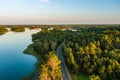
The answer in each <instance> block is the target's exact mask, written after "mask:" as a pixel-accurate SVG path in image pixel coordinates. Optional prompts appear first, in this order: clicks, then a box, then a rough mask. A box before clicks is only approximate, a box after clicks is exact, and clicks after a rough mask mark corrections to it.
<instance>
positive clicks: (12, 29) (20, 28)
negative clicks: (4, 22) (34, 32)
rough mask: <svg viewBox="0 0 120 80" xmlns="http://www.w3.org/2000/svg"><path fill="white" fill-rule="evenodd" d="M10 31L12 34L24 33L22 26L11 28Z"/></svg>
mask: <svg viewBox="0 0 120 80" xmlns="http://www.w3.org/2000/svg"><path fill="white" fill-rule="evenodd" d="M10 30H11V31H14V32H24V31H25V27H23V26H12V27H11V29H10Z"/></svg>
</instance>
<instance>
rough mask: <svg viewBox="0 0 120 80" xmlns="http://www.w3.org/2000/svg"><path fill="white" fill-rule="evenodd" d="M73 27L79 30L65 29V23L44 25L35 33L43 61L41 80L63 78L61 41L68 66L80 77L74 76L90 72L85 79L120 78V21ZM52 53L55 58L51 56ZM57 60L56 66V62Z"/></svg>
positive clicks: (40, 73)
mask: <svg viewBox="0 0 120 80" xmlns="http://www.w3.org/2000/svg"><path fill="white" fill-rule="evenodd" d="M70 28H72V29H77V31H71V30H65V31H62V30H61V29H63V28H62V27H60V28H59V27H58V28H57V27H56V28H55V29H53V30H47V29H46V28H43V29H42V31H41V32H39V33H37V34H33V35H32V41H33V44H32V48H33V50H34V51H35V52H36V53H37V54H38V55H39V56H42V61H43V62H42V63H41V65H42V66H40V65H39V67H40V70H39V77H38V80H50V79H52V80H58V79H61V77H62V73H61V70H60V61H59V60H58V58H57V56H56V49H57V47H58V45H61V44H62V46H63V56H64V59H65V63H66V65H67V68H68V69H69V72H70V73H71V74H74V76H73V75H71V76H72V77H76V78H72V79H73V80H80V76H76V75H83V76H84V77H87V76H89V78H83V80H86V79H88V80H119V79H120V76H119V75H120V27H119V25H100V26H99V25H93V26H92V25H87V26H86V25H82V26H80V25H79V26H77V25H75V26H71V27H70ZM66 29H68V28H66ZM51 55H52V56H53V57H55V58H54V59H51V57H50V56H51ZM49 60H50V61H49ZM49 62H51V65H50V64H49ZM55 62H56V63H57V64H56V68H54V67H55V66H53V65H54V63H55ZM57 67H58V68H57ZM55 71H57V73H56V72H55ZM55 74H56V75H55ZM53 75H54V76H53ZM85 75H86V76H85Z"/></svg>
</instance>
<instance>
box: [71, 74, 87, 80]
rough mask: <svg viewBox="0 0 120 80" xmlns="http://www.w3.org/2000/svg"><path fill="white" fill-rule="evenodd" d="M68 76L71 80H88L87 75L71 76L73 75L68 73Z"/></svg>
mask: <svg viewBox="0 0 120 80" xmlns="http://www.w3.org/2000/svg"><path fill="white" fill-rule="evenodd" d="M70 75H71V79H72V80H89V76H88V75H87V74H83V73H80V74H73V73H70Z"/></svg>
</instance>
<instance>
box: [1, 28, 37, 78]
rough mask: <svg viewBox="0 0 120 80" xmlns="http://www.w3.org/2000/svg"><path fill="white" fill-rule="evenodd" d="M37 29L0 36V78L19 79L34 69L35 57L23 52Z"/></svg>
mask: <svg viewBox="0 0 120 80" xmlns="http://www.w3.org/2000/svg"><path fill="white" fill-rule="evenodd" d="M36 32H38V30H26V31H25V32H20V33H15V32H8V33H6V34H4V35H1V36H0V80H21V78H22V77H25V76H27V75H29V73H31V72H32V71H33V70H34V69H35V63H36V61H37V60H36V58H35V57H34V56H31V55H27V54H23V51H24V50H25V49H26V48H27V46H28V45H29V44H30V43H32V42H31V34H33V33H36Z"/></svg>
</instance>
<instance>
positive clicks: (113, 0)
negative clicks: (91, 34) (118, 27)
mask: <svg viewBox="0 0 120 80" xmlns="http://www.w3.org/2000/svg"><path fill="white" fill-rule="evenodd" d="M0 24H120V0H0Z"/></svg>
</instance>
